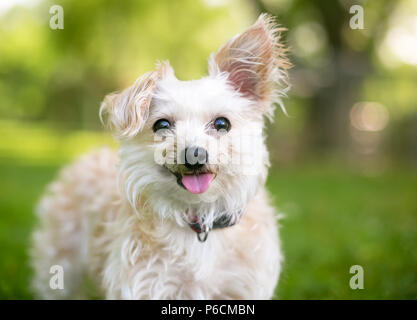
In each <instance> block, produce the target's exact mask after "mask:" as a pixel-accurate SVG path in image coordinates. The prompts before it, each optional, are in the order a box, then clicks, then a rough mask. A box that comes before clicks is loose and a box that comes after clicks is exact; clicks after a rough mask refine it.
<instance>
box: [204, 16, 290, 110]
mask: <svg viewBox="0 0 417 320" xmlns="http://www.w3.org/2000/svg"><path fill="white" fill-rule="evenodd" d="M283 30H284V29H283V28H279V27H278V26H277V24H276V23H275V22H274V19H273V17H272V16H269V15H267V14H262V15H260V16H259V18H258V20H257V21H256V23H255V24H254V25H252V26H251V27H250V28H249V29H247V30H246V31H245V32H243V33H241V34H238V35H236V36H235V37H233V38H232V39H231V40H230V41H229V42H228V43H226V44H225V45H224V46H223V47H221V48H220V50H219V51H218V52H217V53H215V54H214V55H212V56H211V58H210V61H209V73H210V74H211V75H216V74H219V73H226V74H227V78H228V81H229V82H230V84H231V85H232V86H233V87H234V89H235V90H237V91H238V92H240V94H241V95H242V96H244V97H246V98H249V99H252V100H254V101H255V102H258V103H257V105H259V106H260V107H261V108H262V110H261V111H263V112H272V110H269V109H271V103H273V102H280V101H279V96H280V95H283V94H285V88H286V87H288V73H287V69H289V68H290V66H291V65H290V63H289V61H288V60H287V58H286V56H285V53H286V51H287V50H286V49H285V48H284V46H283V45H282V44H281V43H280V42H279V40H280V34H279V32H280V31H283ZM279 85H281V90H280V86H279Z"/></svg>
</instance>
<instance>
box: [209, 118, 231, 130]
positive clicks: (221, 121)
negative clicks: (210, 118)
mask: <svg viewBox="0 0 417 320" xmlns="http://www.w3.org/2000/svg"><path fill="white" fill-rule="evenodd" d="M213 126H214V128H215V129H216V130H217V131H220V130H226V131H229V130H230V121H229V120H228V119H227V118H225V117H219V118H216V120H214V122H213Z"/></svg>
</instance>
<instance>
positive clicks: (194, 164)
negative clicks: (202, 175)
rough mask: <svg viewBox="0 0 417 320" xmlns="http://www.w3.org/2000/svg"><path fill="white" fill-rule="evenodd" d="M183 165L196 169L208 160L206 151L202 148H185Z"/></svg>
mask: <svg viewBox="0 0 417 320" xmlns="http://www.w3.org/2000/svg"><path fill="white" fill-rule="evenodd" d="M184 155H185V157H184V158H185V159H184V160H185V166H186V167H187V168H188V169H198V168H201V167H202V166H204V165H205V164H206V163H207V162H208V153H207V150H206V149H204V148H199V147H190V148H185V150H184Z"/></svg>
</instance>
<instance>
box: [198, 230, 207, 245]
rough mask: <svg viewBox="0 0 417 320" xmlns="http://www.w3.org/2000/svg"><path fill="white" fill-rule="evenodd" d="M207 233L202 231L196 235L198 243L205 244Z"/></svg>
mask: <svg viewBox="0 0 417 320" xmlns="http://www.w3.org/2000/svg"><path fill="white" fill-rule="evenodd" d="M208 234H209V233H208V231H203V232H199V233H197V239H198V241H200V242H206V240H207V237H208Z"/></svg>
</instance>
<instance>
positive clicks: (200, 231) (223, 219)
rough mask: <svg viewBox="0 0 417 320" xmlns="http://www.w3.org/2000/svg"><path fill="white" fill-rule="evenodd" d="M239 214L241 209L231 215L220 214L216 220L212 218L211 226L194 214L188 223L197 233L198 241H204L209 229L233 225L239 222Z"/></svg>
mask: <svg viewBox="0 0 417 320" xmlns="http://www.w3.org/2000/svg"><path fill="white" fill-rule="evenodd" d="M240 216H241V211H239V212H238V213H237V214H233V215H222V216H220V217H219V218H217V219H216V220H214V222H213V225H212V226H211V228H209V227H207V225H206V224H204V221H203V220H202V219H201V218H199V217H198V216H195V217H194V218H193V220H192V222H189V223H188V225H189V226H190V228H191V229H192V230H193V231H194V232H195V233H197V239H198V241H200V242H205V241H206V240H207V237H208V234H209V232H210V231H211V230H214V229H223V228H227V227H231V226H234V225H235V224H236V223H238V222H239V220H240Z"/></svg>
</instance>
